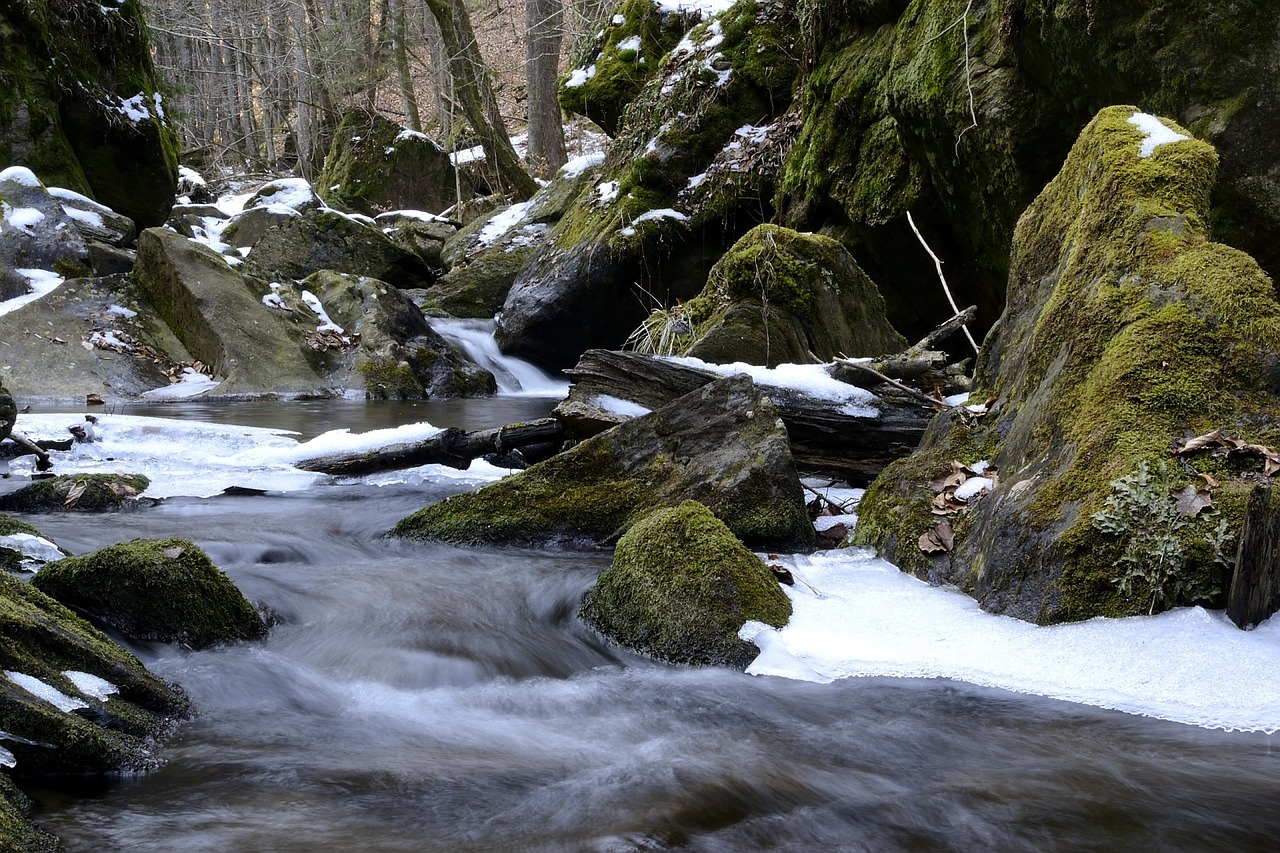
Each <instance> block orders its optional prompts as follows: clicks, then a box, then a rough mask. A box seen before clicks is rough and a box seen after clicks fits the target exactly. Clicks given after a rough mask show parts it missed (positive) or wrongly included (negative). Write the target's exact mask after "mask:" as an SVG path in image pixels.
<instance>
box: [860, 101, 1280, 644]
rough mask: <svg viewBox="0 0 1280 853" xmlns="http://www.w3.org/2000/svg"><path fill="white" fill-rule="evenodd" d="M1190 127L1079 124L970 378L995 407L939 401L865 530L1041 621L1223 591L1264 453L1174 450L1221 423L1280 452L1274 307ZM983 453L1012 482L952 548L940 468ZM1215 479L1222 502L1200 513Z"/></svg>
mask: <svg viewBox="0 0 1280 853" xmlns="http://www.w3.org/2000/svg"><path fill="white" fill-rule="evenodd" d="M1189 136H1190V135H1189V133H1188V132H1187V131H1186V130H1185V129H1183V128H1180V127H1178V126H1177V125H1175V124H1173V123H1171V122H1168V121H1161V120H1158V119H1156V118H1155V117H1154V116H1150V115H1146V114H1143V113H1139V112H1138V111H1137V110H1135V108H1133V107H1123V106H1121V107H1111V108H1108V109H1105V110H1103V111H1102V112H1100V113H1099V114H1098V115H1097V117H1096V118H1095V119H1094V120H1093V121H1092V122H1091V123H1090V124H1089V126H1088V127H1087V128H1085V130H1084V132H1083V133H1082V134H1081V136H1080V139H1079V141H1078V142H1077V144H1076V146H1075V147H1074V148H1073V149H1072V151H1071V154H1070V156H1069V157H1068V158H1067V161H1066V164H1065V165H1064V166H1063V168H1062V171H1061V172H1060V173H1059V174H1058V176H1057V177H1056V178H1054V179H1053V181H1052V182H1050V183H1049V185H1048V186H1047V187H1046V188H1045V190H1044V192H1043V193H1041V195H1040V196H1039V197H1038V198H1037V199H1036V201H1035V202H1034V203H1033V204H1032V205H1031V207H1029V208H1028V209H1027V211H1026V213H1024V214H1023V216H1022V218H1021V219H1020V220H1019V223H1018V229H1017V232H1016V234H1015V238H1014V244H1013V252H1012V256H1011V260H1010V266H1011V270H1010V277H1009V294H1008V304H1007V306H1006V309H1005V312H1004V314H1003V315H1002V318H1001V320H1000V323H999V325H998V326H997V327H996V329H995V330H994V331H993V333H992V334H991V335H990V336H989V337H988V339H987V341H986V342H985V343H984V345H983V349H982V355H981V358H980V362H979V371H978V375H977V377H976V384H977V386H978V387H979V389H980V390H979V391H977V392H976V394H975V395H974V396H975V397H976V398H977V399H987V398H992V399H993V400H994V402H993V403H992V405H991V407H990V411H989V412H988V413H987V414H986V415H984V416H983V417H982V418H981V419H979V420H976V421H975V420H974V419H973V418H972V417H970V416H969V415H967V414H965V413H962V412H954V411H953V412H951V413H949V414H947V415H944V416H941V417H940V419H939V420H938V421H936V422H935V423H934V424H933V425H932V426H931V427H930V430H929V432H928V433H927V435H926V437H925V439H924V441H923V443H922V446H921V449H920V451H919V452H918V453H916V454H915V455H914V456H912V457H909V458H907V459H904V460H902V461H900V462H896V463H894V464H893V465H891V466H889V467H888V468H886V469H885V471H884V473H883V474H881V476H880V478H879V479H877V480H876V482H875V484H874V485H873V486H872V488H871V489H870V490H869V491H868V492H867V495H866V497H865V498H864V499H863V501H862V504H861V505H860V508H859V522H858V528H857V539H858V541H859V543H861V544H865V545H871V546H874V547H876V548H878V549H880V552H881V553H882V554H884V555H885V556H887V557H889V558H890V559H892V560H894V561H895V562H897V563H898V565H899V566H901V567H903V568H904V569H907V570H911V571H914V572H915V573H916V574H917V575H920V576H930V577H933V578H935V579H941V580H947V581H950V582H952V583H955V584H956V585H958V586H959V587H960V588H962V589H964V590H965V591H967V592H969V593H970V594H971V595H973V596H974V597H975V598H977V599H978V601H979V602H980V603H981V604H982V606H983V607H984V608H986V609H988V610H993V611H997V612H1001V613H1007V614H1009V615H1013V616H1017V617H1019V618H1022V619H1027V620H1032V621H1036V622H1043V623H1047V622H1059V621H1063V620H1071V619H1084V618H1088V617H1090V616H1095V615H1099V614H1103V615H1109V616H1118V615H1124V614H1131V613H1147V612H1149V611H1150V610H1152V609H1161V608H1163V607H1168V606H1171V605H1175V604H1184V603H1192V602H1194V601H1205V602H1210V603H1212V602H1214V601H1218V600H1220V599H1221V593H1222V586H1223V583H1224V582H1225V581H1226V573H1227V566H1228V565H1229V563H1230V562H1231V560H1232V559H1233V558H1234V553H1235V551H1234V545H1233V540H1234V537H1235V536H1236V535H1237V534H1238V533H1239V530H1240V524H1241V519H1242V516H1243V511H1244V506H1245V500H1246V496H1247V494H1248V492H1249V491H1250V489H1251V488H1252V486H1253V484H1254V482H1255V481H1256V478H1257V477H1258V476H1259V475H1260V473H1261V469H1262V463H1261V461H1260V460H1259V459H1258V457H1257V456H1253V457H1252V458H1250V457H1248V456H1242V455H1240V454H1227V453H1226V452H1225V451H1223V452H1221V453H1219V454H1212V453H1207V452H1206V453H1200V454H1194V455H1185V456H1182V457H1180V460H1179V461H1178V463H1177V464H1174V463H1173V461H1172V459H1171V457H1170V449H1171V448H1173V447H1175V443H1176V442H1179V441H1181V440H1183V439H1186V438H1189V437H1192V436H1196V435H1201V434H1207V433H1210V432H1212V431H1213V430H1217V429H1221V430H1223V431H1224V432H1225V433H1227V434H1229V435H1232V436H1235V437H1238V438H1240V439H1242V440H1243V441H1244V442H1245V443H1247V444H1253V445H1260V446H1265V447H1272V448H1274V447H1277V446H1280V427H1278V426H1277V422H1276V420H1275V416H1274V413H1275V411H1276V407H1277V404H1278V403H1280V400H1278V399H1277V397H1278V396H1280V367H1278V365H1280V303H1278V302H1277V301H1276V296H1275V288H1274V284H1273V282H1272V281H1271V280H1270V279H1269V278H1268V277H1267V275H1266V274H1265V273H1264V272H1262V270H1261V269H1260V268H1259V267H1258V265H1257V263H1255V262H1254V261H1253V259H1252V258H1250V257H1249V256H1247V255H1245V254H1243V253H1242V252H1239V251H1237V250H1235V249H1231V248H1228V247H1226V246H1224V245H1222V244H1219V243H1214V242H1212V241H1210V240H1209V239H1208V237H1207V223H1208V217H1209V213H1210V199H1211V195H1212V190H1213V186H1214V177H1215V174H1216V169H1217V164H1218V158H1217V155H1216V153H1215V152H1214V149H1213V148H1212V147H1211V146H1209V145H1208V144H1206V143H1204V142H1201V141H1199V140H1195V139H1192V138H1189ZM983 459H985V460H990V461H992V462H994V464H995V465H997V466H998V468H999V471H1000V475H999V479H998V483H997V484H996V485H995V488H994V490H993V491H991V492H990V493H989V494H987V495H985V496H984V497H981V499H980V500H977V501H976V505H974V506H971V507H969V508H967V509H965V510H964V511H963V512H960V513H959V514H957V515H955V516H954V517H952V518H951V520H950V522H949V523H950V527H951V528H952V529H953V531H954V534H955V542H954V547H953V549H952V550H950V551H949V552H947V551H946V550H945V547H946V546H945V544H943V543H942V542H940V541H939V540H938V537H937V536H933V537H929V536H928V535H927V534H928V533H929V531H930V529H931V528H934V526H935V523H936V522H937V521H938V519H937V517H935V516H932V515H931V513H930V508H931V502H932V501H933V499H934V498H935V493H934V490H933V489H932V488H930V485H929V483H930V480H932V479H934V478H935V477H936V476H937V475H938V474H939V473H940V472H948V473H949V472H950V468H949V464H950V462H951V461H952V460H956V461H959V462H962V463H966V464H968V463H973V462H977V461H979V460H983ZM1199 475H1205V476H1204V477H1201V476H1199ZM1186 486H1192V487H1193V488H1192V489H1191V491H1190V492H1189V493H1188V492H1185V491H1184V490H1185V487H1186ZM1202 489H1203V490H1207V491H1211V493H1212V494H1211V496H1210V500H1211V502H1212V504H1213V505H1214V507H1216V510H1215V511H1213V512H1199V513H1198V514H1195V513H1196V507H1195V504H1196V503H1197V502H1198V499H1197V493H1198V491H1200V490H1202ZM1171 490H1177V491H1178V492H1179V494H1180V495H1181V496H1183V499H1184V501H1185V502H1184V503H1182V504H1179V503H1178V502H1177V501H1176V500H1175V498H1174V495H1173V494H1172V492H1171ZM1200 497H1203V496H1200ZM944 503H945V502H944ZM922 536H926V538H925V539H924V540H921V537H922ZM941 538H942V539H943V540H945V539H946V537H945V536H943V537H941ZM926 548H927V549H928V550H930V551H931V552H932V553H929V554H926V553H925V551H924V549H926Z"/></svg>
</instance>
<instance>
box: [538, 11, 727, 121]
mask: <svg viewBox="0 0 1280 853" xmlns="http://www.w3.org/2000/svg"><path fill="white" fill-rule="evenodd" d="M701 17H702V16H701V14H700V13H699V12H698V11H696V10H679V11H669V10H668V11H664V10H661V9H659V8H658V4H656V3H654V2H653V0H622V2H621V3H618V4H616V5H615V6H614V7H613V8H611V9H608V11H606V12H605V14H604V17H603V20H602V21H601V29H600V31H599V32H598V33H596V34H595V35H594V37H592V38H584V39H582V40H581V41H580V42H579V43H578V44H577V45H575V50H574V54H575V56H574V58H575V64H576V65H577V67H576V68H574V69H573V70H571V71H570V72H569V73H568V74H567V75H566V76H565V77H564V79H562V80H561V81H560V94H559V100H560V106H562V107H564V108H565V109H566V110H568V111H569V112H571V113H577V114H578V115H582V116H586V117H587V118H589V119H591V120H592V121H594V122H595V123H596V124H598V125H599V126H600V128H601V129H602V130H603V131H604V132H605V133H607V134H609V135H610V136H617V135H618V129H619V127H620V126H621V124H622V117H623V114H624V112H625V111H626V108H627V106H628V105H629V104H630V103H631V101H632V100H633V99H634V98H635V97H636V95H637V94H639V93H640V89H641V88H642V87H643V86H644V84H645V81H646V80H648V79H649V78H650V77H652V76H653V74H654V73H655V72H656V71H657V70H658V66H659V62H660V60H661V59H662V57H664V56H666V55H667V52H668V51H670V50H671V49H672V48H673V47H675V46H676V45H677V44H678V43H679V42H680V38H681V36H683V35H684V34H685V33H686V32H688V30H689V28H690V27H692V26H693V25H694V24H696V23H698V21H699V20H700V19H701Z"/></svg>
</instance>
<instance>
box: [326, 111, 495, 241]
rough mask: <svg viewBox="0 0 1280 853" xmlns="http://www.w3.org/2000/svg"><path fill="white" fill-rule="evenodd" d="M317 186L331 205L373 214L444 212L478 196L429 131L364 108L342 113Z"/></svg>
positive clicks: (369, 214)
mask: <svg viewBox="0 0 1280 853" xmlns="http://www.w3.org/2000/svg"><path fill="white" fill-rule="evenodd" d="M317 186H318V187H320V188H321V194H322V195H323V196H324V197H325V199H326V200H327V201H328V202H329V203H330V204H333V205H334V206H336V207H339V208H342V209H344V210H350V211H352V212H355V213H363V214H365V215H368V216H374V215H376V214H378V213H382V212H384V211H388V210H402V209H411V210H423V211H426V212H428V213H439V212H440V211H442V210H445V209H446V208H449V207H452V206H453V205H454V204H455V203H456V202H458V201H459V200H462V199H468V198H471V196H472V195H473V194H474V191H473V190H472V188H471V182H470V180H469V179H468V178H467V177H466V176H465V175H464V174H461V173H459V172H458V171H457V170H456V169H455V168H454V165H453V163H452V162H451V161H450V159H449V155H448V153H446V152H445V151H444V149H442V148H441V147H440V146H439V145H437V144H436V143H435V142H433V141H431V139H429V138H428V137H427V136H426V135H425V134H423V133H418V132H416V131H412V130H408V129H406V128H403V127H400V126H399V125H397V124H395V123H394V122H392V121H389V120H388V119H386V118H384V117H383V116H382V115H380V114H378V113H376V112H373V111H370V110H364V109H352V110H348V111H347V112H345V113H344V114H343V116H342V121H341V122H340V123H339V124H338V129H337V130H336V131H335V132H334V135H333V144H332V145H331V146H330V147H329V152H328V154H327V155H326V156H325V160H324V169H323V170H322V171H321V173H320V177H319V178H317Z"/></svg>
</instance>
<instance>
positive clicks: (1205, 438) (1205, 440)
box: [1173, 429, 1222, 456]
mask: <svg viewBox="0 0 1280 853" xmlns="http://www.w3.org/2000/svg"><path fill="white" fill-rule="evenodd" d="M1221 441H1222V430H1220V429H1215V430H1214V431H1213V432H1206V433H1205V434H1204V435H1197V436H1196V437H1195V438H1189V439H1187V440H1186V441H1185V442H1183V443H1182V444H1181V445H1179V446H1178V447H1177V448H1176V449H1175V450H1174V451H1173V453H1174V455H1175V456H1179V455H1182V454H1183V453H1194V452H1195V451H1197V450H1200V449H1201V448H1204V447H1209V446H1210V445H1220V444H1221Z"/></svg>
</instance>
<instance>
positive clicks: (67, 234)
mask: <svg viewBox="0 0 1280 853" xmlns="http://www.w3.org/2000/svg"><path fill="white" fill-rule="evenodd" d="M0 216H2V218H0V299H11V298H13V297H14V296H20V295H22V294H23V293H26V292H27V291H28V289H29V281H30V279H31V277H32V276H34V275H37V274H40V273H41V272H46V273H47V272H54V271H56V272H57V273H59V274H60V275H64V276H65V275H77V274H79V275H83V274H86V273H88V272H89V250H88V248H87V247H86V246H85V242H84V238H83V237H82V236H81V235H80V230H79V229H78V228H77V227H76V224H75V221H74V220H73V219H72V218H71V217H70V216H68V215H67V212H66V211H65V210H64V209H63V207H62V205H61V204H60V203H59V202H58V199H56V198H54V197H53V196H52V195H50V194H49V190H48V189H46V188H45V186H44V184H42V183H41V182H40V179H39V178H38V177H36V175H35V173H34V172H32V171H31V170H30V169H27V168H24V167H21V166H10V167H9V168H7V169H5V170H4V171H0Z"/></svg>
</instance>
